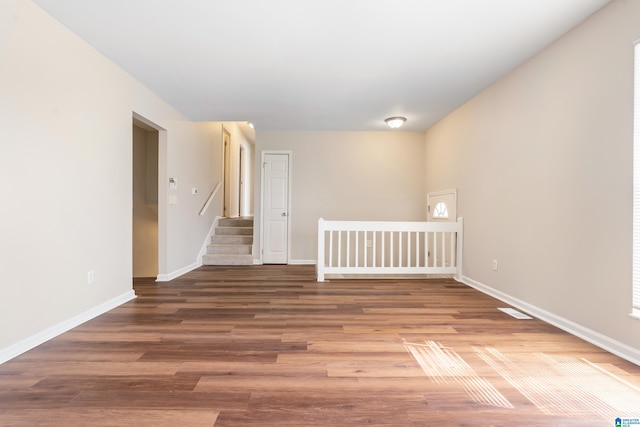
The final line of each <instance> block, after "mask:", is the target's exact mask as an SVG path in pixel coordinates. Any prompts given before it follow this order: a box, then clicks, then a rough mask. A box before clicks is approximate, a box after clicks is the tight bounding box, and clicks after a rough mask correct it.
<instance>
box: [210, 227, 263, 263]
mask: <svg viewBox="0 0 640 427" xmlns="http://www.w3.org/2000/svg"><path fill="white" fill-rule="evenodd" d="M252 247H253V218H252V217H240V218H220V219H219V220H218V225H217V227H216V230H215V234H214V235H213V236H211V244H210V245H208V246H207V253H206V254H205V255H204V256H203V257H202V264H203V265H252V264H253V255H251V249H252Z"/></svg>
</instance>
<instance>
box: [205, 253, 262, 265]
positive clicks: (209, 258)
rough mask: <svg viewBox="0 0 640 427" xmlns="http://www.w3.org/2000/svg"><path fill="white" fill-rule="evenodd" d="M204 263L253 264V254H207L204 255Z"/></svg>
mask: <svg viewBox="0 0 640 427" xmlns="http://www.w3.org/2000/svg"><path fill="white" fill-rule="evenodd" d="M202 263H203V264H204V265H252V264H253V257H252V256H251V255H212V254H207V255H204V256H203V257H202Z"/></svg>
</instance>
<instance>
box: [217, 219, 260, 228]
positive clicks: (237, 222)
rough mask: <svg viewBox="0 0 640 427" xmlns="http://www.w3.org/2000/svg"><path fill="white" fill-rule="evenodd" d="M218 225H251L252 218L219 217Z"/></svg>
mask: <svg viewBox="0 0 640 427" xmlns="http://www.w3.org/2000/svg"><path fill="white" fill-rule="evenodd" d="M218 226H219V227H253V220H252V219H236V218H220V219H219V220H218Z"/></svg>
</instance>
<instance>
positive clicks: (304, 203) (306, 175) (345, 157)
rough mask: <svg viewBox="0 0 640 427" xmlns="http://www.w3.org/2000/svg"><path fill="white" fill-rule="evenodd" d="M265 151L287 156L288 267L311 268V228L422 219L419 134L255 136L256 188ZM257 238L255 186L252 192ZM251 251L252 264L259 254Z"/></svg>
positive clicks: (313, 246) (314, 245)
mask: <svg viewBox="0 0 640 427" xmlns="http://www.w3.org/2000/svg"><path fill="white" fill-rule="evenodd" d="M264 150H284V151H291V152H292V156H291V158H292V160H291V162H292V163H291V173H292V180H293V182H292V189H291V193H292V194H291V212H290V220H291V234H292V242H291V248H290V258H291V260H292V262H314V261H315V259H316V251H317V235H316V233H317V223H318V219H319V218H321V217H323V218H325V219H330V220H353V219H360V220H380V221H384V220H399V221H416V220H424V219H425V218H426V193H425V191H424V170H423V163H424V160H423V159H424V135H423V133H421V132H393V131H389V132H264V131H263V132H261V131H260V130H258V131H257V132H256V170H255V174H256V177H257V181H258V182H259V180H260V176H261V170H260V167H261V163H260V162H261V156H262V154H261V153H262V151H264ZM255 194H256V196H255V206H256V208H255V218H256V221H255V222H256V235H257V236H259V235H260V234H259V233H260V229H259V227H260V194H261V189H260V187H259V183H258V184H257V186H256V191H255ZM255 249H256V250H255V251H254V253H255V254H256V255H255V257H256V258H257V259H258V258H259V257H260V255H259V250H258V249H259V248H258V247H256V248H255Z"/></svg>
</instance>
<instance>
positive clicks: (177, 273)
mask: <svg viewBox="0 0 640 427" xmlns="http://www.w3.org/2000/svg"><path fill="white" fill-rule="evenodd" d="M201 266H202V259H200V262H194V263H193V264H190V265H187V266H186V267H182V268H181V269H178V270H176V271H172V272H171V273H167V274H158V277H156V282H168V281H170V280H173V279H175V278H177V277H180V276H182V275H183V274H187V273H188V272H190V271H193V270H195V269H196V268H198V267H201Z"/></svg>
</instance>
